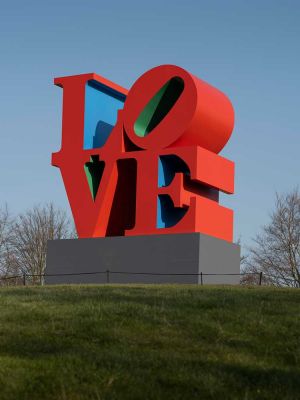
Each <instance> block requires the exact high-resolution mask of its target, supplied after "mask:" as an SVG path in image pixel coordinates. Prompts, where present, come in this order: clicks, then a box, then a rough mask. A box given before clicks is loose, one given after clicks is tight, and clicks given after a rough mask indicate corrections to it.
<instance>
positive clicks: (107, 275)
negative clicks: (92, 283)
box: [106, 269, 109, 283]
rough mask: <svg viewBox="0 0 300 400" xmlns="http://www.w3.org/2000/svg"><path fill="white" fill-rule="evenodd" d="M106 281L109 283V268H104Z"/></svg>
mask: <svg viewBox="0 0 300 400" xmlns="http://www.w3.org/2000/svg"><path fill="white" fill-rule="evenodd" d="M106 283H109V269H107V270H106Z"/></svg>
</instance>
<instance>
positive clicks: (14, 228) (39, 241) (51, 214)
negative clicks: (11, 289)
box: [0, 203, 76, 284]
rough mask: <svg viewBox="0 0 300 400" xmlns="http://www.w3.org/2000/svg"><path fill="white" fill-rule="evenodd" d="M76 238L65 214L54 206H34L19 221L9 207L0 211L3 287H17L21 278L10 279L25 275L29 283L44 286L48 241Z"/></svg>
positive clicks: (19, 217) (0, 259)
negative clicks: (12, 284) (16, 284)
mask: <svg viewBox="0 0 300 400" xmlns="http://www.w3.org/2000/svg"><path fill="white" fill-rule="evenodd" d="M74 237H76V233H75V229H74V226H73V224H72V223H71V221H70V219H69V218H68V217H67V214H66V212H65V211H63V210H61V209H59V208H57V207H55V206H54V204H53V203H49V204H46V205H42V206H41V205H39V206H34V207H33V208H32V209H29V210H27V211H25V212H24V213H21V214H19V215H17V216H16V217H13V216H12V215H11V214H10V212H9V209H8V207H7V206H4V207H2V208H0V277H1V278H2V279H1V280H0V284H1V283H2V284H4V283H5V284H8V283H18V282H19V281H20V279H18V278H16V279H14V280H12V279H11V278H10V279H7V278H9V277H14V276H16V277H19V276H23V275H24V274H25V275H26V276H27V279H28V280H29V281H30V283H33V284H35V283H41V282H42V279H43V277H42V275H43V274H44V272H45V266H46V251H47V241H48V240H54V239H70V238H74ZM5 278H6V279H5Z"/></svg>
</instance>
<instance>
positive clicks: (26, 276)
mask: <svg viewBox="0 0 300 400" xmlns="http://www.w3.org/2000/svg"><path fill="white" fill-rule="evenodd" d="M98 274H106V283H110V275H113V274H123V275H152V276H200V285H203V284H204V281H205V279H204V277H205V276H240V277H243V276H251V275H256V276H258V283H257V284H258V285H259V286H261V285H262V281H263V273H262V272H241V273H239V274H230V273H227V274H225V273H224V274H220V273H204V272H200V273H186V274H185V273H158V272H155V273H154V272H130V271H127V272H124V271H122V272H121V271H110V270H109V269H106V270H104V271H92V272H77V273H63V274H28V273H23V274H20V275H11V276H2V277H1V276H0V281H2V282H3V281H4V282H5V281H11V280H13V279H15V281H16V282H21V283H15V285H16V286H17V285H23V286H26V284H27V282H28V279H29V278H39V282H34V284H40V285H43V278H45V277H54V276H79V275H98ZM264 275H265V276H266V277H268V276H270V275H267V274H264Z"/></svg>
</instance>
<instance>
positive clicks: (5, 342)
mask: <svg viewBox="0 0 300 400" xmlns="http://www.w3.org/2000/svg"><path fill="white" fill-rule="evenodd" d="M0 399H1V400H2V399H5V400H19V399H20V400H27V399H28V400H36V399H38V400H49V399H51V400H52V399H53V400H73V399H74V400H79V399H89V400H90V399H97V400H99V399H109V400H113V399H130V400H134V399H147V400H148V399H151V400H152V399H153V400H157V399H164V400H167V399H172V400H175V399H180V400H182V399H221V400H226V399H230V400H234V399H245V400H249V399H272V400H274V399H280V400H283V399H291V400H296V399H300V291H299V290H292V289H290V290H288V289H270V288H263V287H261V288H243V287H235V288H234V287H206V286H203V287H200V286H176V285H174V286H167V285H164V286H163V285H162V286H154V285H153V286H142V285H140V286H114V285H111V286H110V285H107V286H60V287H59V286H56V287H55V286H54V287H27V288H21V287H20V288H0Z"/></svg>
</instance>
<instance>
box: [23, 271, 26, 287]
mask: <svg viewBox="0 0 300 400" xmlns="http://www.w3.org/2000/svg"><path fill="white" fill-rule="evenodd" d="M23 285H24V286H26V274H25V272H23Z"/></svg>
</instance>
